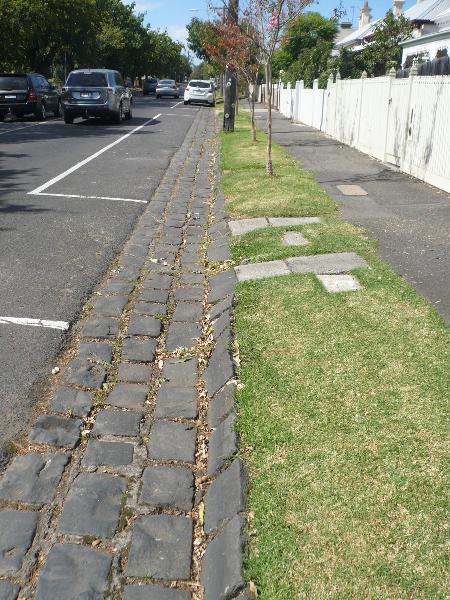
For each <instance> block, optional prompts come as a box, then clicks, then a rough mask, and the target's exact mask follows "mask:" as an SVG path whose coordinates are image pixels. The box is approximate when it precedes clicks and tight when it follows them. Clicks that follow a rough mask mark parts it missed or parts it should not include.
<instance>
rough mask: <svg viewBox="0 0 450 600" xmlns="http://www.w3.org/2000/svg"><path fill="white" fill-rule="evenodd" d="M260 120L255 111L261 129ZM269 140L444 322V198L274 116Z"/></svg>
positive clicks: (447, 257)
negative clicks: (363, 231)
mask: <svg viewBox="0 0 450 600" xmlns="http://www.w3.org/2000/svg"><path fill="white" fill-rule="evenodd" d="M265 117H266V111H265V110H264V109H261V108H260V109H259V110H258V112H257V119H258V121H257V122H258V124H259V125H260V126H261V127H263V119H265ZM273 138H274V141H275V142H277V143H278V144H279V145H280V146H282V147H283V148H285V149H286V150H287V151H288V152H289V153H290V154H291V155H292V156H293V157H294V158H296V159H297V160H298V161H299V162H301V164H302V166H304V168H306V169H307V170H309V171H311V172H312V173H313V174H314V176H315V177H316V179H317V180H318V181H319V182H320V183H321V185H322V186H323V187H324V189H325V190H326V191H327V192H328V193H329V195H330V196H331V197H332V198H333V199H334V200H336V201H337V202H338V203H339V204H340V205H341V207H342V213H341V214H342V217H343V218H344V219H346V220H347V221H350V222H352V223H354V224H356V225H361V226H363V227H366V228H367V229H368V230H369V232H370V235H371V237H373V238H374V239H376V240H377V241H378V244H379V255H380V256H381V257H382V258H383V259H384V260H386V261H387V262H389V263H390V264H391V265H392V266H393V268H394V269H395V270H396V271H397V273H399V274H400V275H401V276H402V277H404V278H405V280H406V281H408V282H409V283H410V284H411V285H412V286H413V287H414V288H415V289H416V290H417V291H418V292H419V293H420V294H421V295H422V296H424V297H425V298H427V300H428V301H429V302H430V303H431V304H432V305H433V306H434V308H435V309H436V310H437V311H438V312H439V313H440V314H441V315H442V316H443V317H444V319H446V320H447V322H450V284H449V282H450V236H449V233H450V228H449V225H450V197H449V195H448V194H447V193H445V192H443V191H440V190H437V189H436V188H433V187H431V186H429V185H427V184H425V183H422V182H420V181H419V180H417V179H413V178H412V177H409V176H407V175H404V174H402V173H398V172H396V171H394V170H392V169H390V168H389V167H387V166H386V165H384V164H382V163H380V162H379V161H377V160H375V159H373V158H371V157H370V156H368V155H367V154H362V153H361V152H359V151H358V150H354V149H352V148H350V147H349V146H344V145H343V144H341V143H340V142H337V141H336V140H333V139H331V138H329V137H328V136H326V135H325V134H323V133H321V132H320V131H317V130H316V129H313V128H312V127H309V126H306V125H301V124H295V123H291V122H290V121H289V120H287V119H286V118H284V117H283V116H282V115H280V114H279V113H277V112H274V118H273ZM346 184H350V185H358V186H360V187H361V188H362V189H363V190H364V191H365V192H367V195H358V196H352V195H345V194H344V193H342V192H341V191H340V190H339V189H338V187H337V186H340V185H346ZM350 191H351V190H350Z"/></svg>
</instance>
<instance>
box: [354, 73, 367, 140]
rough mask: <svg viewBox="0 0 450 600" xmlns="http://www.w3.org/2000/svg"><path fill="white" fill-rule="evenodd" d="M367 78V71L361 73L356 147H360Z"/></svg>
mask: <svg viewBox="0 0 450 600" xmlns="http://www.w3.org/2000/svg"><path fill="white" fill-rule="evenodd" d="M366 79H367V71H363V72H362V73H361V87H360V92H359V115H358V132H357V134H356V144H355V148H358V147H359V132H360V131H361V119H362V105H363V96H364V81H365V80H366Z"/></svg>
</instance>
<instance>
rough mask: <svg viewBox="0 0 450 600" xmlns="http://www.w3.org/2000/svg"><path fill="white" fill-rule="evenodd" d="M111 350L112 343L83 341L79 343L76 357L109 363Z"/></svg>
mask: <svg viewBox="0 0 450 600" xmlns="http://www.w3.org/2000/svg"><path fill="white" fill-rule="evenodd" d="M112 350H113V348H112V345H111V344H105V343H104V342H90V343H84V344H80V347H79V349H78V357H79V358H85V359H87V360H89V359H93V360H96V361H101V362H105V363H110V362H111V360H112Z"/></svg>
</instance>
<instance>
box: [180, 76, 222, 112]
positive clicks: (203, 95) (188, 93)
mask: <svg viewBox="0 0 450 600" xmlns="http://www.w3.org/2000/svg"><path fill="white" fill-rule="evenodd" d="M191 102H198V103H203V104H208V105H209V106H215V105H216V90H215V88H214V84H213V83H212V82H211V81H207V80H206V79H192V80H191V81H190V82H189V83H188V84H187V87H186V89H185V90H184V103H185V104H191Z"/></svg>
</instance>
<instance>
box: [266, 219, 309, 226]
mask: <svg viewBox="0 0 450 600" xmlns="http://www.w3.org/2000/svg"><path fill="white" fill-rule="evenodd" d="M268 221H269V225H270V226H271V227H296V226H298V225H310V224H311V223H321V219H320V217H269V219H268Z"/></svg>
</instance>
